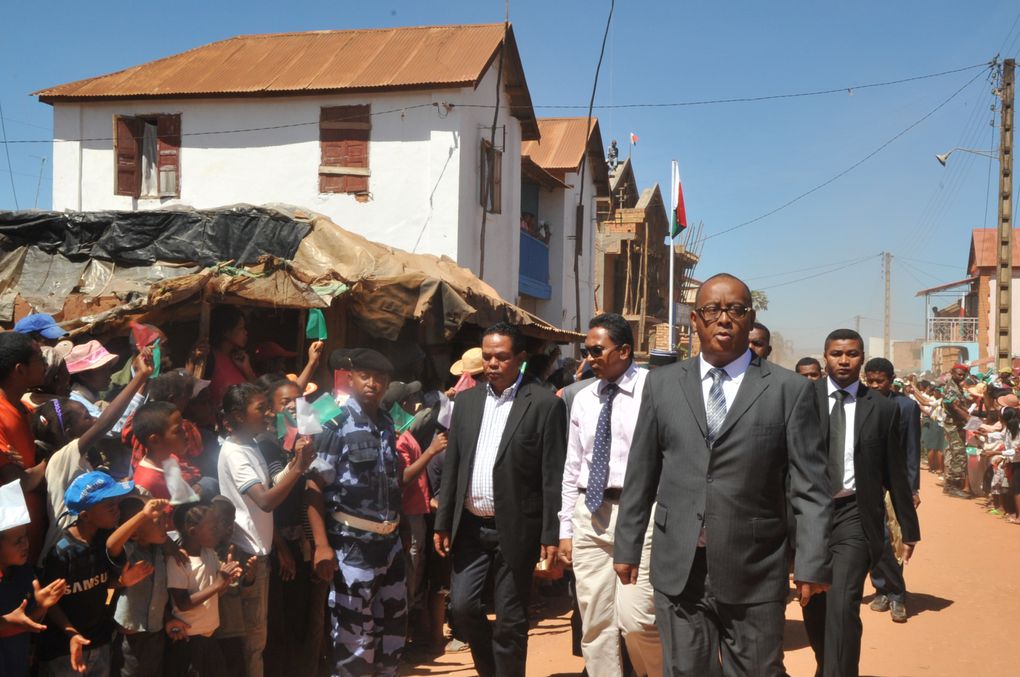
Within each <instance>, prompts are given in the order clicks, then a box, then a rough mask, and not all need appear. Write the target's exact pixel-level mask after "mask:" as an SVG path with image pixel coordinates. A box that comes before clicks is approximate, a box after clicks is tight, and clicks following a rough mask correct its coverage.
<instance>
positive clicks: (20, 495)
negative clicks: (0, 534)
mask: <svg viewBox="0 0 1020 677" xmlns="http://www.w3.org/2000/svg"><path fill="white" fill-rule="evenodd" d="M31 521H32V518H31V517H29V516H28V505H26V504H25V493H24V492H23V491H22V490H21V481H20V480H14V481H13V482H10V483H8V484H5V485H3V486H2V487H0V531H6V530H8V529H13V528H14V527H20V526H21V525H23V524H28V523H29V522H31Z"/></svg>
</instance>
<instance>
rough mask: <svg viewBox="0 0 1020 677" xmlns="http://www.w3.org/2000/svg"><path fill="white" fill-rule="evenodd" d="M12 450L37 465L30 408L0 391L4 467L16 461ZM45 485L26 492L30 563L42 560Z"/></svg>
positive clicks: (0, 464) (0, 452)
mask: <svg viewBox="0 0 1020 677" xmlns="http://www.w3.org/2000/svg"><path fill="white" fill-rule="evenodd" d="M8 449H14V451H16V452H18V453H19V454H20V455H21V460H22V461H23V462H24V465H25V468H26V469H27V468H31V467H34V466H35V465H36V463H37V461H36V457H35V437H33V436H32V429H31V428H30V427H29V425H28V410H27V409H25V407H24V405H23V404H21V402H15V403H12V402H10V401H9V400H8V399H7V396H6V395H5V394H4V393H3V391H0V468H2V467H4V466H5V465H7V464H9V463H12V462H13V461H11V458H10V456H8V455H7V453H6V452H7V450H8ZM45 486H46V485H45V484H43V485H41V487H42V488H41V490H40V489H37V490H35V491H28V492H25V503H26V504H27V505H28V515H29V517H31V518H32V522H31V524H29V525H28V543H29V553H28V561H29V562H35V561H37V560H38V558H39V553H40V551H41V550H42V546H43V541H44V540H45V539H46V525H47V520H46V496H45V493H44V492H45Z"/></svg>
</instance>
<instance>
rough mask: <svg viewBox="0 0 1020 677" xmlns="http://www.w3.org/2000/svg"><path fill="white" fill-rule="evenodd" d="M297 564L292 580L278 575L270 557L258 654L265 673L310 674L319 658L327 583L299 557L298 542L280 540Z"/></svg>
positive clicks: (278, 564)
mask: <svg viewBox="0 0 1020 677" xmlns="http://www.w3.org/2000/svg"><path fill="white" fill-rule="evenodd" d="M284 543H285V544H286V547H288V548H290V551H291V556H292V557H293V558H294V562H295V565H296V568H297V575H295V577H294V579H293V580H290V581H285V580H283V579H282V578H281V577H280V563H279V560H278V559H277V558H276V557H273V558H272V560H271V562H272V570H271V573H270V577H269V625H268V629H267V635H268V636H267V640H266V650H265V651H264V652H263V654H262V660H263V661H264V665H265V674H267V675H286V674H287V672H288V671H293V674H295V675H314V674H316V672H317V670H318V668H319V665H320V664H321V663H322V662H323V647H324V644H323V636H324V634H325V633H324V628H325V627H326V626H325V619H326V597H327V595H328V594H329V583H328V582H325V581H320V580H319V578H318V576H316V575H315V571H314V569H313V568H312V564H311V562H305V561H304V560H303V558H302V553H301V547H300V543H298V542H295V541H286V540H285V541H284Z"/></svg>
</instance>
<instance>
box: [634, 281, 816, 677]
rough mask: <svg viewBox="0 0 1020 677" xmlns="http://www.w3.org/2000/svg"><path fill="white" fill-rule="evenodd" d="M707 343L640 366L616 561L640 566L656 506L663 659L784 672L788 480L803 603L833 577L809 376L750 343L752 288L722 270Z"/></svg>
mask: <svg viewBox="0 0 1020 677" xmlns="http://www.w3.org/2000/svg"><path fill="white" fill-rule="evenodd" d="M691 323H692V324H693V326H694V327H695V329H696V330H697V332H698V337H699V339H700V341H701V354H700V356H698V357H695V358H692V359H689V360H685V361H683V362H680V363H678V364H675V365H671V366H668V367H662V368H660V369H656V370H655V371H653V372H651V373H650V374H649V375H648V379H647V381H646V382H645V389H644V394H643V396H642V402H641V408H640V413H639V415H638V421H639V423H638V426H637V429H636V430H635V436H634V441H633V444H632V447H631V452H630V458H629V461H628V464H627V473H626V476H625V478H624V483H623V495H622V497H621V499H620V509H619V517H618V519H617V527H616V549H615V556H614V561H615V563H614V568H615V569H616V572H617V574H618V575H619V576H620V578H621V580H623V582H624V583H633V582H635V581H636V580H637V573H638V564H639V562H640V559H641V547H642V543H643V540H644V535H645V529H646V527H647V525H648V519H649V516H650V513H651V510H652V505H653V503H655V504H656V507H655V516H654V520H655V526H654V530H653V536H652V555H651V572H650V575H651V580H652V585H653V587H654V589H655V616H656V623H657V624H658V626H659V632H660V635H661V637H662V642H663V654H664V656H663V659H664V665H663V673H664V674H670V675H689V676H691V677H705V676H711V677H716V676H719V675H723V676H725V677H736V676H738V675H763V676H766V677H775V676H777V675H781V674H782V643H783V625H784V607H785V604H786V597H787V593H788V591H789V582H788V578H787V562H786V556H787V549H786V541H787V521H786V511H787V498H786V480H787V476H789V478H790V483H791V486H792V491H791V503H792V507H793V510H794V512H795V513H796V514H797V543H798V548H797V556H796V564H795V575H794V578H795V581H796V583H797V588H798V591H799V592H800V595H801V600H802V604H803V603H806V602H807V601H809V600H810V599H812V596H813V595H817V594H818V593H820V592H823V591H824V590H825V589H827V587H828V583H829V581H830V575H831V574H830V570H829V566H828V563H827V547H828V537H829V520H830V510H831V497H830V496H829V494H828V491H827V489H826V484H827V483H826V468H825V450H824V447H823V443H822V435H821V430H820V428H819V426H818V411H817V406H818V404H817V401H816V399H815V396H814V389H813V387H812V384H811V382H810V381H808V380H807V379H803V378H801V377H799V376H797V375H796V374H794V373H793V372H791V371H788V370H786V369H783V368H782V367H778V366H776V365H773V364H770V363H769V362H767V361H765V360H762V359H761V358H760V357H757V356H755V355H752V353H751V351H750V350H749V349H748V334H749V333H750V329H751V325H752V324H753V323H754V310H752V308H751V292H750V290H749V289H748V287H747V285H746V284H744V283H743V282H741V281H740V280H739V279H737V278H735V277H733V276H732V275H728V274H720V275H715V276H713V277H711V278H709V279H708V280H706V281H705V283H704V284H702V286H701V288H700V290H699V291H698V295H697V299H696V303H695V310H694V312H692V313H691Z"/></svg>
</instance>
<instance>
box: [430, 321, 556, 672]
mask: <svg viewBox="0 0 1020 677" xmlns="http://www.w3.org/2000/svg"><path fill="white" fill-rule="evenodd" d="M482 357H483V360H484V362H485V374H486V382H485V383H484V384H480V385H478V386H476V387H475V388H472V389H471V390H466V391H464V392H462V393H460V394H459V395H457V404H456V407H455V408H454V411H453V420H452V422H451V423H450V438H449V444H448V446H447V448H446V467H445V468H444V470H443V483H442V488H441V489H440V497H439V511H438V513H437V514H436V526H435V530H436V533H435V548H436V551H437V552H438V553H439V554H440V555H441V556H444V557H445V556H447V555H450V556H451V557H452V558H453V576H452V581H451V586H450V588H451V589H450V604H451V606H450V608H451V612H452V614H453V620H454V622H455V623H456V625H457V628H458V629H459V630H460V632H461V633H462V634H463V635H464V637H465V638H466V639H467V642H468V644H469V645H470V646H471V656H472V658H473V659H474V662H475V669H476V670H477V671H478V673H479V674H480V675H482V677H490V676H493V675H496V676H499V677H502V676H504V675H505V676H507V677H510V676H515V677H523V675H524V666H525V660H526V658H527V648H528V613H527V612H528V594H529V593H530V591H531V580H532V575H533V573H534V569H535V563H536V562H537V561H538V560H539V559H541V560H543V561H544V563H545V564H546V565H547V566H552V565H554V564H555V563H556V561H557V554H558V551H559V548H558V546H559V518H558V517H557V513H558V512H559V509H560V485H561V482H562V477H563V463H564V459H565V456H566V437H567V433H566V420H567V419H566V410H565V407H564V405H563V401H562V400H561V399H559V398H558V397H556V396H555V395H554V394H553V393H552V392H551V391H550V390H549V389H548V388H545V387H543V386H541V385H539V384H538V383H537V382H534V381H533V380H530V379H528V378H527V377H525V376H523V375H522V373H521V365H522V364H523V363H524V361H525V359H526V358H527V354H526V353H525V350H524V338H523V337H522V336H521V334H520V332H519V330H518V329H517V328H516V327H514V326H512V325H509V324H505V323H500V324H497V325H495V326H493V327H490V328H489V329H488V330H486V332H485V334H484V335H483V337H482ZM490 575H491V576H492V580H493V582H494V590H493V606H494V607H495V609H494V610H495V612H496V622H495V624H492V623H490V622H489V620H488V619H487V618H486V615H485V610H484V608H483V605H482V594H483V592H484V590H485V583H486V579H487V578H488V577H489V576H490Z"/></svg>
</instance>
